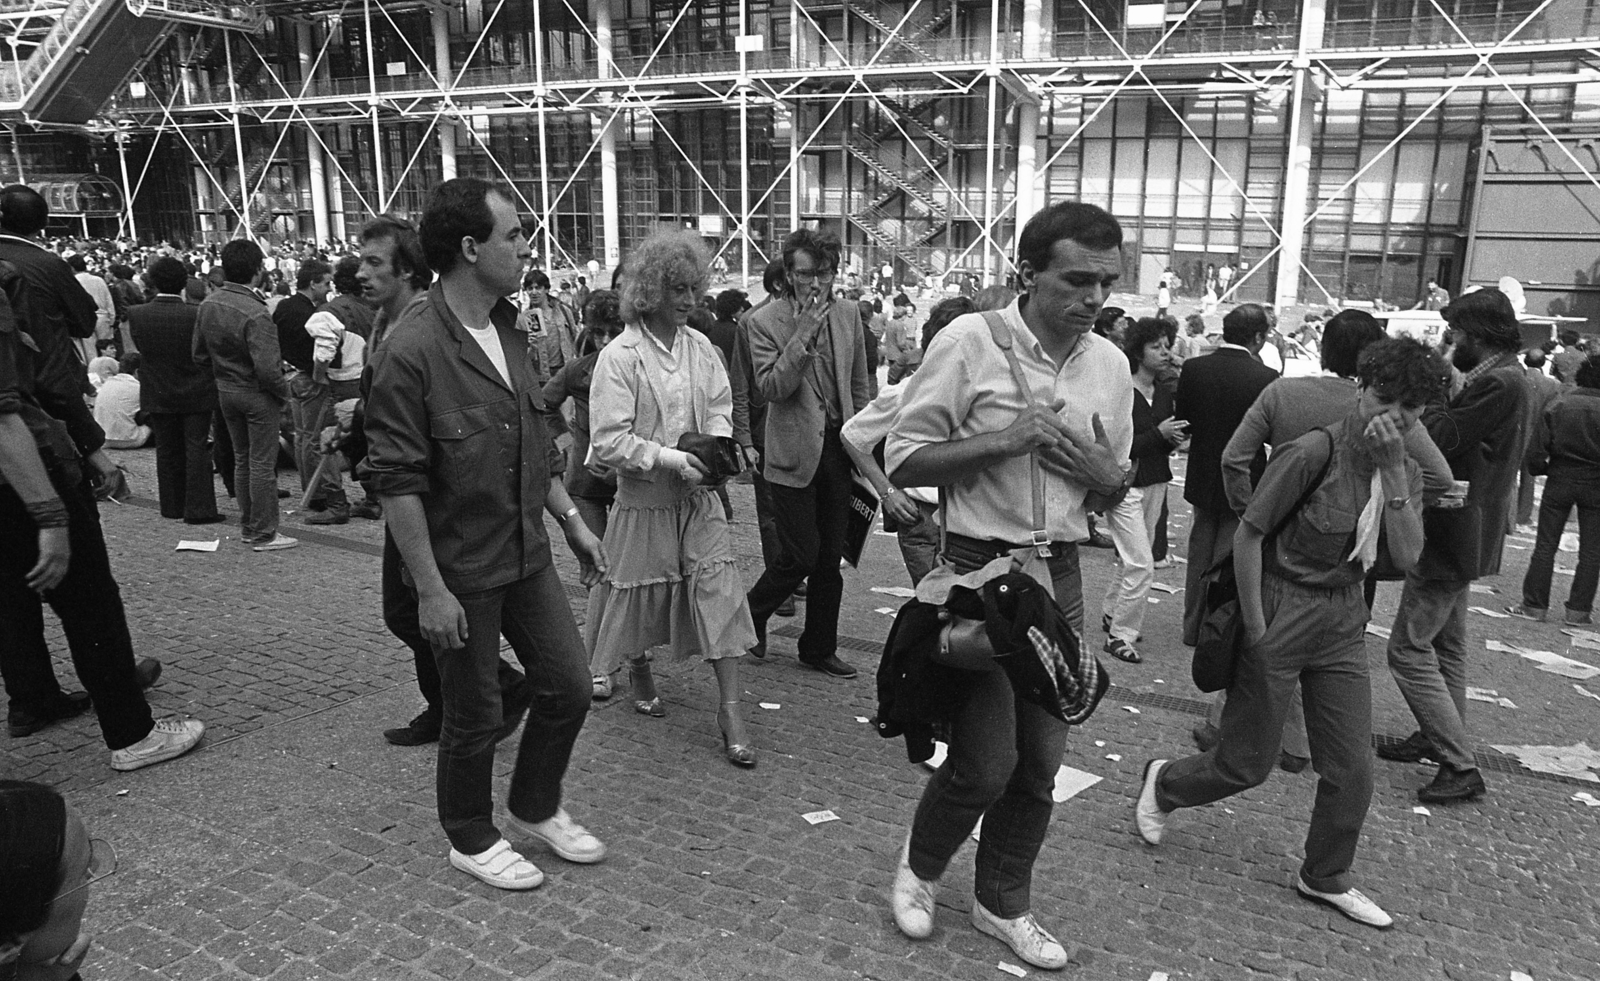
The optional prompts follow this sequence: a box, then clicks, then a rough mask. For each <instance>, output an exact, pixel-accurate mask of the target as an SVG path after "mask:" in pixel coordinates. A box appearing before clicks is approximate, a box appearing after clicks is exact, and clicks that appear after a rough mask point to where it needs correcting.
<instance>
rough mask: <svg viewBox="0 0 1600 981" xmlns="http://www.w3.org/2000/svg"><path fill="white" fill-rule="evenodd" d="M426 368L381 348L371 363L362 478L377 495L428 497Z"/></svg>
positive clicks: (428, 440)
mask: <svg viewBox="0 0 1600 981" xmlns="http://www.w3.org/2000/svg"><path fill="white" fill-rule="evenodd" d="M427 381H428V379H427V372H426V370H425V368H424V366H422V365H420V364H417V363H414V362H413V361H411V360H410V359H409V358H407V357H405V356H404V352H394V351H393V350H392V349H389V348H385V349H384V350H382V351H380V352H379V353H378V356H377V357H376V358H375V359H374V360H373V364H372V391H371V392H370V393H369V394H368V395H367V402H366V434H367V462H366V471H365V477H366V478H367V479H369V480H370V481H371V482H372V488H373V490H374V491H376V492H377V493H378V494H380V495H388V496H391V497H394V496H399V495H402V494H426V493H427V492H428V490H429V481H428V459H429V455H430V452H431V442H430V439H429V429H428V408H427V404H426V403H425V402H424V401H423V395H422V393H423V392H425V391H427Z"/></svg>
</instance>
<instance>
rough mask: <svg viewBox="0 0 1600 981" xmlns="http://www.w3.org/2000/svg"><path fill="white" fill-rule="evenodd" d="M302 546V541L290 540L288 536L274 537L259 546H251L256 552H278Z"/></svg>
mask: <svg viewBox="0 0 1600 981" xmlns="http://www.w3.org/2000/svg"><path fill="white" fill-rule="evenodd" d="M298 544H300V539H298V538H290V537H289V536H288V535H273V536H272V538H271V539H269V540H267V541H264V542H261V543H260V544H258V545H252V546H250V548H251V550H252V551H256V552H278V551H281V550H283V549H286V548H294V547H295V546H296V545H298Z"/></svg>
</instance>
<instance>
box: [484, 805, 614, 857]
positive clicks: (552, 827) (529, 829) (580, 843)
mask: <svg viewBox="0 0 1600 981" xmlns="http://www.w3.org/2000/svg"><path fill="white" fill-rule="evenodd" d="M506 816H507V818H508V819H509V820H510V823H511V826H512V827H514V828H516V829H517V830H519V831H521V832H523V833H525V834H527V835H528V836H529V837H530V838H537V839H538V840H539V841H542V842H544V843H545V845H547V846H548V847H549V849H550V850H551V851H553V852H555V853H556V854H557V855H560V856H561V857H562V858H564V859H566V860H567V861H569V862H577V863H578V864H580V865H593V864H594V863H595V862H598V861H600V860H601V859H602V858H605V857H606V846H605V843H604V842H602V841H601V840H600V839H599V838H596V837H595V836H594V835H592V834H590V833H589V832H588V831H586V830H585V829H584V827H583V825H581V824H579V823H578V822H576V821H574V820H572V816H571V815H569V814H568V813H567V810H566V808H564V807H563V808H558V809H557V810H556V813H555V815H554V816H553V817H550V818H548V819H546V820H544V821H540V822H539V823H538V824H534V823H533V822H531V821H524V820H522V819H521V818H519V817H517V816H516V815H515V814H510V813H508V814H507V815H506Z"/></svg>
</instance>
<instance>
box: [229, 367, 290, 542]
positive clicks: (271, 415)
mask: <svg viewBox="0 0 1600 981" xmlns="http://www.w3.org/2000/svg"><path fill="white" fill-rule="evenodd" d="M217 401H218V402H219V403H220V407H221V409H222V418H223V421H225V422H226V423H227V424H228V434H229V435H230V436H232V437H233V459H234V464H233V466H234V470H233V486H234V491H235V494H236V495H237V498H238V501H239V537H240V538H242V539H244V543H245V544H246V545H256V544H259V543H261V542H266V541H271V540H272V539H273V538H274V537H275V536H276V535H277V534H278V421H279V420H280V419H281V418H282V417H283V403H281V402H279V401H278V400H277V399H275V398H273V397H272V396H271V395H268V394H267V393H266V392H219V393H218V394H217Z"/></svg>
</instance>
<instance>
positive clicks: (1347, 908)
mask: <svg viewBox="0 0 1600 981" xmlns="http://www.w3.org/2000/svg"><path fill="white" fill-rule="evenodd" d="M1294 890H1295V892H1298V893H1299V894H1300V897H1301V898H1302V899H1309V900H1311V901H1312V902H1313V903H1321V904H1322V905H1324V906H1332V907H1333V908H1334V909H1336V910H1338V911H1339V912H1341V913H1343V914H1344V915H1345V916H1348V917H1349V918H1350V919H1352V920H1355V921H1356V922H1357V923H1362V924H1365V925H1366V926H1369V927H1377V928H1378V929H1379V930H1387V929H1389V928H1390V927H1392V926H1394V917H1392V916H1390V915H1389V914H1388V913H1385V912H1384V911H1383V909H1382V907H1380V906H1379V905H1378V904H1377V903H1375V902H1373V901H1372V900H1370V899H1368V898H1367V897H1366V896H1363V895H1362V894H1361V890H1359V889H1349V890H1346V891H1345V892H1317V891H1316V890H1315V889H1313V888H1311V887H1310V886H1308V885H1306V880H1305V878H1304V877H1303V876H1298V875H1297V876H1295V877H1294Z"/></svg>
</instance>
